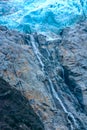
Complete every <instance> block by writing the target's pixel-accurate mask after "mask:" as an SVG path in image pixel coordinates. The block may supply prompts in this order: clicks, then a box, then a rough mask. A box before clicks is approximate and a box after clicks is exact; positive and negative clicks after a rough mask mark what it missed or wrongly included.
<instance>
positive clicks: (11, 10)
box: [0, 0, 87, 33]
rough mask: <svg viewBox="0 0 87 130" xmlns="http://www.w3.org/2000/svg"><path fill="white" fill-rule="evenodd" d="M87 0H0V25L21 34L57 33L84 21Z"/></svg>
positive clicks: (86, 11) (86, 12)
mask: <svg viewBox="0 0 87 130" xmlns="http://www.w3.org/2000/svg"><path fill="white" fill-rule="evenodd" d="M86 14H87V0H1V1H0V24H1V25H5V26H7V27H8V28H10V29H17V30H19V31H22V32H26V33H31V32H37V31H39V32H48V31H51V32H56V33H57V32H58V31H59V30H61V29H62V28H64V27H66V26H70V25H72V24H74V23H76V22H77V21H79V20H81V19H84V18H85V17H86Z"/></svg>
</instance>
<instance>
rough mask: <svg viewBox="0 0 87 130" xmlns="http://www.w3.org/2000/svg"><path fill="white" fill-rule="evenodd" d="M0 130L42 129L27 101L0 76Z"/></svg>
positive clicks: (41, 124)
mask: <svg viewBox="0 0 87 130" xmlns="http://www.w3.org/2000/svg"><path fill="white" fill-rule="evenodd" d="M0 130H44V126H43V123H42V122H41V121H40V120H39V117H38V116H37V115H36V114H35V112H34V110H33V109H32V107H31V106H30V104H29V101H28V100H27V99H26V98H25V97H24V96H23V95H22V94H21V92H19V91H18V90H16V89H15V88H13V87H11V86H10V85H9V84H8V83H7V82H6V81H4V80H3V79H2V78H0Z"/></svg>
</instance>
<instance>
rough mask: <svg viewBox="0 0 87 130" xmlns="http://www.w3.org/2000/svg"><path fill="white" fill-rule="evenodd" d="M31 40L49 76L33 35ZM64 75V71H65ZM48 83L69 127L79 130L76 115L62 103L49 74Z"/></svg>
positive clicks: (36, 54)
mask: <svg viewBox="0 0 87 130" xmlns="http://www.w3.org/2000/svg"><path fill="white" fill-rule="evenodd" d="M30 39H31V45H32V47H33V51H34V54H35V56H36V57H37V59H38V62H39V63H40V66H41V69H42V71H43V72H44V73H47V74H48V72H45V71H44V67H45V64H44V63H43V61H42V59H41V57H43V56H42V54H41V53H40V51H39V49H38V47H37V44H38V43H36V41H35V39H34V37H33V35H31V36H30ZM63 73H64V71H63ZM63 75H64V74H63ZM48 82H49V84H50V86H49V87H50V88H49V89H50V91H51V92H52V94H53V95H52V96H53V97H54V98H55V99H56V100H57V101H58V102H59V104H60V106H61V107H62V109H63V111H64V113H65V114H66V115H67V122H68V123H69V125H70V129H71V130H75V128H76V130H78V127H79V126H78V124H77V121H76V119H75V117H74V115H73V114H72V113H71V112H69V111H68V110H67V108H66V107H65V105H64V103H63V102H62V100H61V99H60V97H59V96H58V93H57V92H56V90H55V89H54V85H53V83H52V81H51V78H50V76H49V74H48Z"/></svg>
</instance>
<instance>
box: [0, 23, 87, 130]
mask: <svg viewBox="0 0 87 130" xmlns="http://www.w3.org/2000/svg"><path fill="white" fill-rule="evenodd" d="M86 28H87V22H86V21H85V22H81V23H78V24H76V25H75V26H74V27H69V28H66V29H64V30H62V31H61V33H60V34H59V35H55V36H53V35H52V37H51V38H49V36H47V35H46V36H45V35H42V34H38V33H34V34H22V33H19V32H17V31H9V30H8V29H7V28H6V27H0V76H2V77H3V79H5V80H6V81H8V82H9V84H10V85H12V86H13V87H15V88H16V89H18V90H20V91H21V92H22V94H23V95H25V96H26V97H27V99H28V100H29V102H30V104H31V106H32V107H33V109H34V112H36V113H37V114H38V116H39V117H40V119H41V121H42V122H43V123H44V126H45V129H46V130H87V101H86V98H87V93H86V90H87V85H86V84H87V83H86V79H87V51H86V50H87V31H86ZM35 130H36V129H35Z"/></svg>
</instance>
